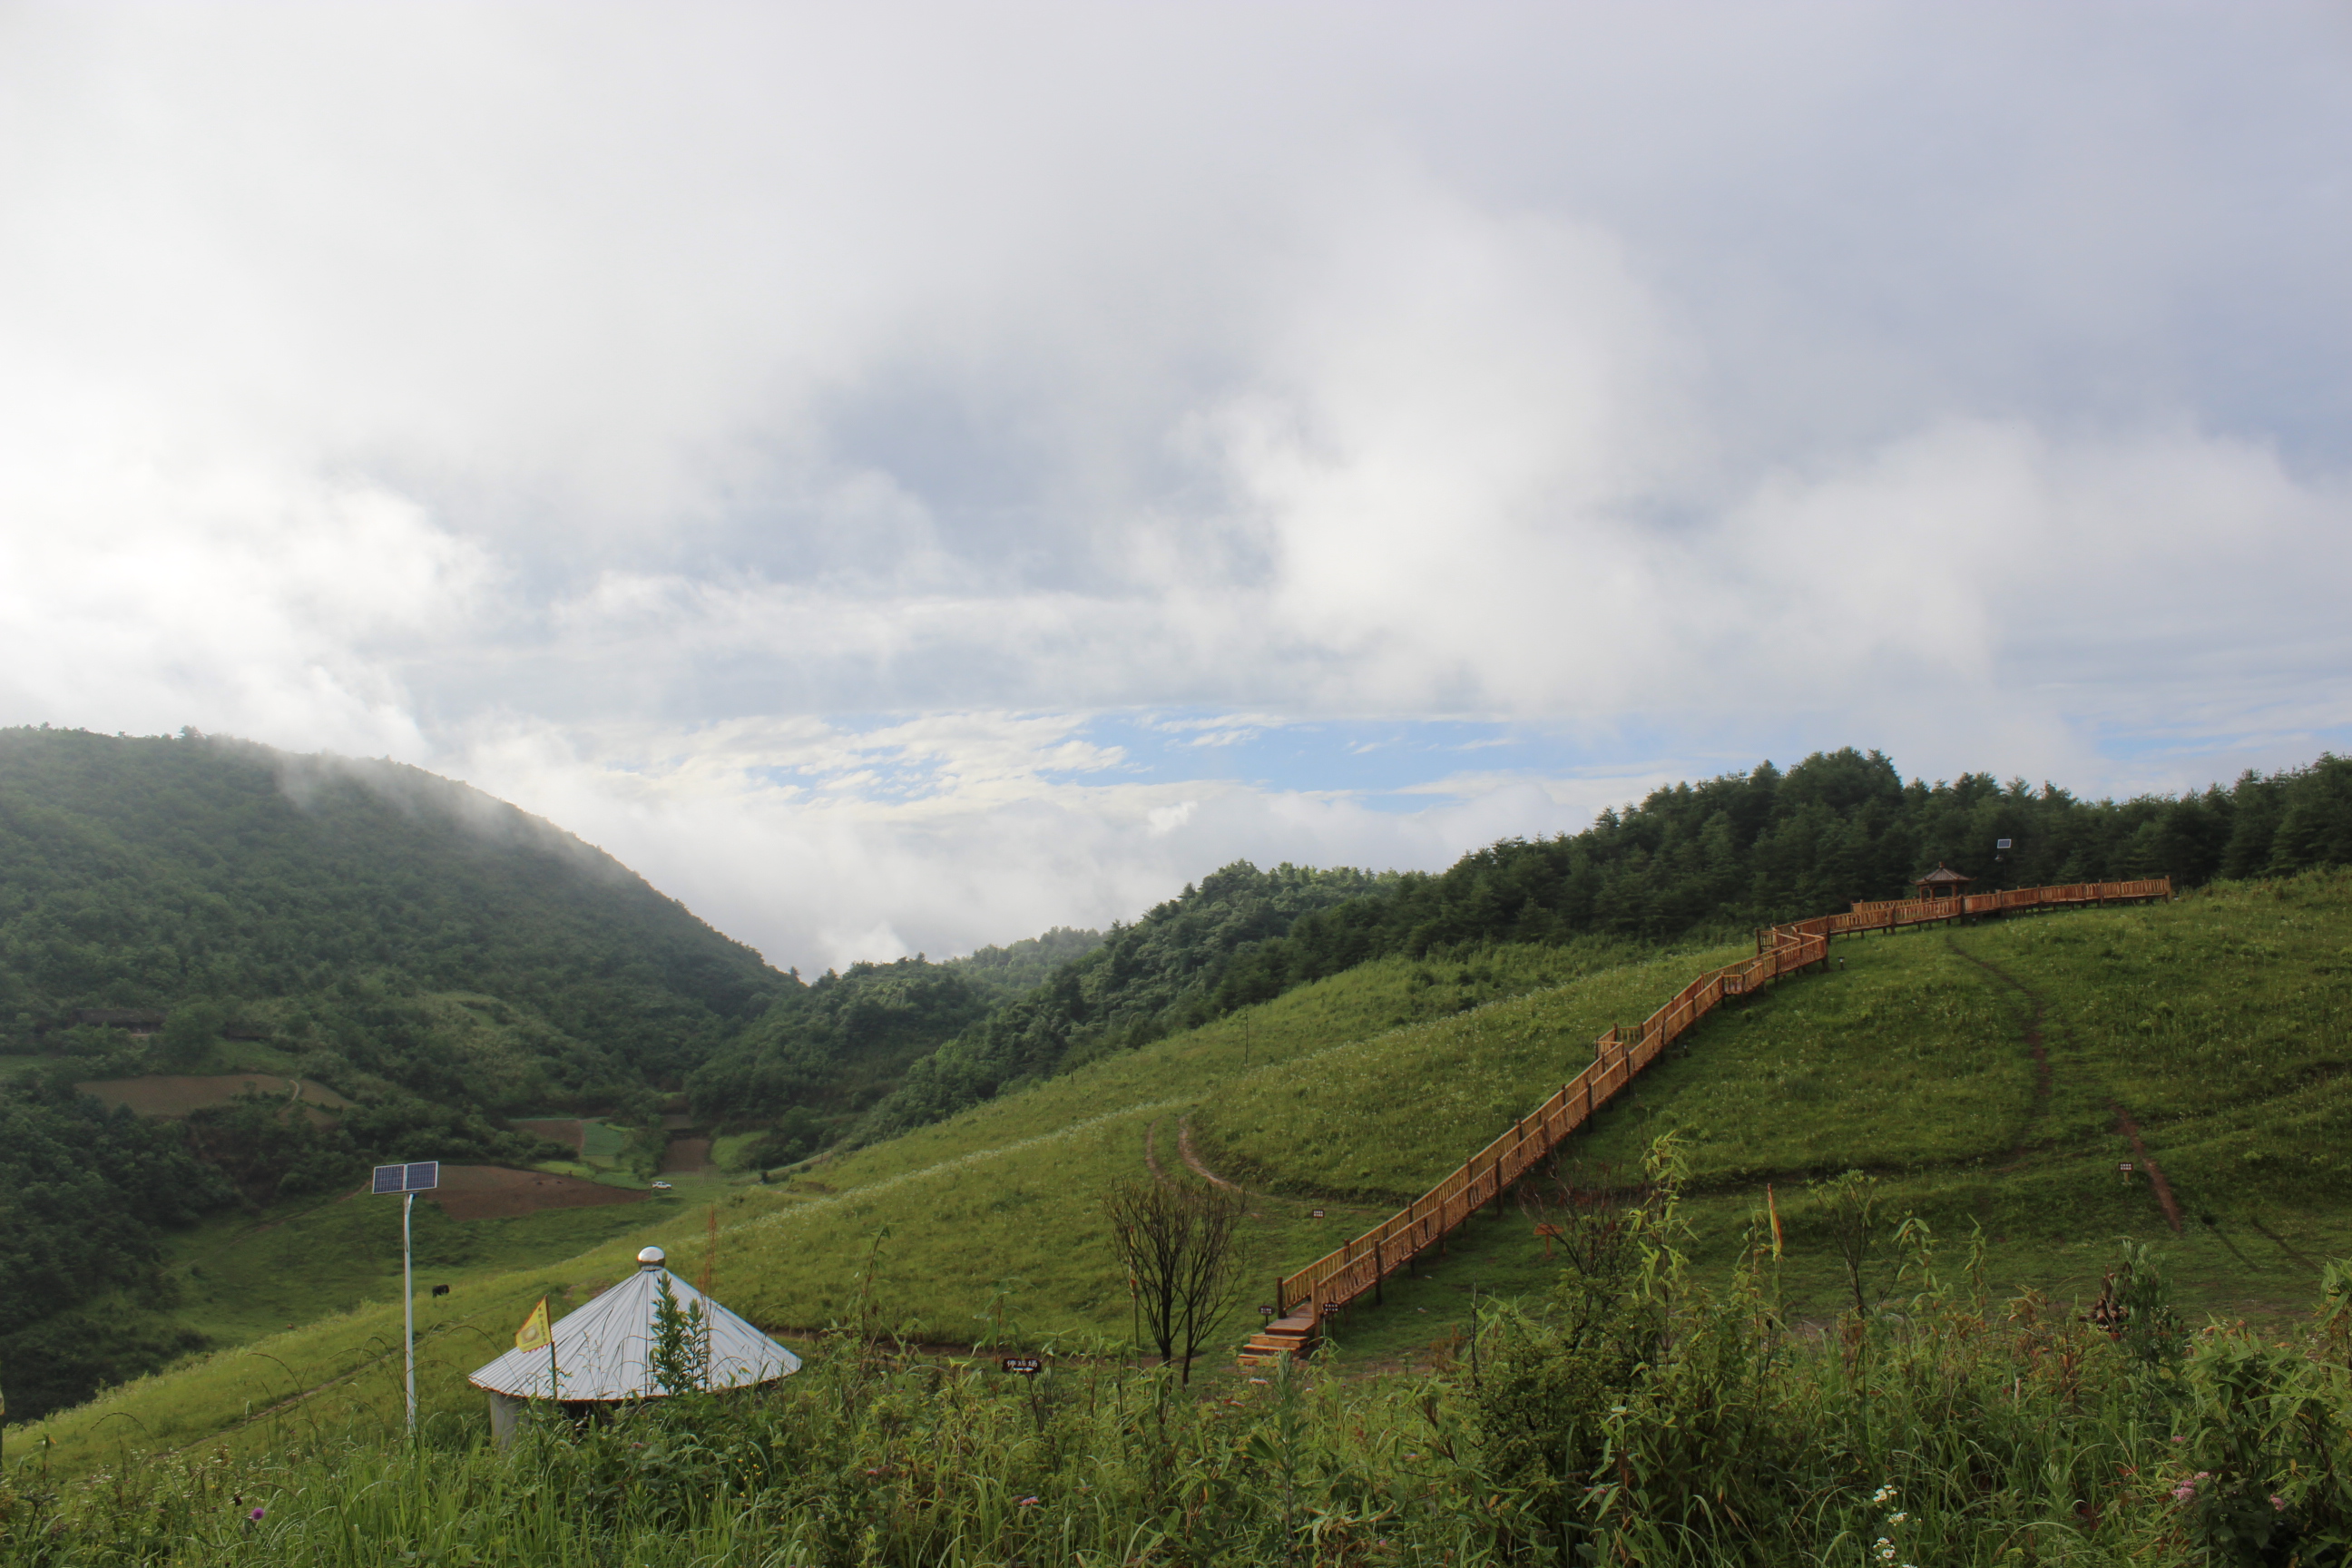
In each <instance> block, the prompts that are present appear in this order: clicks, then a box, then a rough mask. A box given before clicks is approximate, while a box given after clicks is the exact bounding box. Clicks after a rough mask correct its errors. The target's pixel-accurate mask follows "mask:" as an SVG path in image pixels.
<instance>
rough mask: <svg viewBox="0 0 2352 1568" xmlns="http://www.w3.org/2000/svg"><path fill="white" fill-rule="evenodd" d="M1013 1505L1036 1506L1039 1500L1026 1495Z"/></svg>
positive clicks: (1018, 1506)
mask: <svg viewBox="0 0 2352 1568" xmlns="http://www.w3.org/2000/svg"><path fill="white" fill-rule="evenodd" d="M1013 1506H1014V1507H1016V1508H1035V1507H1036V1506H1037V1500H1036V1499H1035V1498H1033V1497H1025V1498H1023V1499H1022V1500H1020V1501H1019V1502H1018V1503H1016V1504H1014V1505H1013Z"/></svg>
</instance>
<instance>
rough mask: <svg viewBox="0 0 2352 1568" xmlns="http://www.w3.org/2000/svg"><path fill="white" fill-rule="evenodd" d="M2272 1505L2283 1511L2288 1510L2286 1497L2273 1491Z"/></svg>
mask: <svg viewBox="0 0 2352 1568" xmlns="http://www.w3.org/2000/svg"><path fill="white" fill-rule="evenodd" d="M2271 1506H2272V1507H2273V1508H2274V1509H2276V1510H2279V1511H2280V1512H2281V1513H2284V1512H2285V1511H2286V1499H2284V1498H2283V1497H2280V1496H2278V1495H2277V1494H2275V1493H2273V1494H2272V1497H2271Z"/></svg>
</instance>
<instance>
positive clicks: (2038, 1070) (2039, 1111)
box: [1944, 933, 2179, 1229]
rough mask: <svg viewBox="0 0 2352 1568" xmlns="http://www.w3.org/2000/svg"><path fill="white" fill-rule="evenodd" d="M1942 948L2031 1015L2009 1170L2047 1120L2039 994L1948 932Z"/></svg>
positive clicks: (2046, 1054)
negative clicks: (2028, 1064) (2005, 989)
mask: <svg viewBox="0 0 2352 1568" xmlns="http://www.w3.org/2000/svg"><path fill="white" fill-rule="evenodd" d="M1944 945H1945V946H1946V947H1948V948H1949V949H1950V950H1951V951H1952V952H1956V953H1958V955H1959V956H1960V957H1962V958H1965V959H1967V960H1968V961H1969V963H1973V964H1975V965H1976V966H1977V967H1978V968H1979V969H1981V970H1983V971H1984V972H1985V973H1988V974H1990V975H1991V976H1992V977H1993V978H1994V979H1996V980H1998V981H2000V983H2001V984H2004V985H2006V986H2009V987H2010V988H2011V990H2013V991H2015V992H2016V993H2017V994H2019V995H2021V996H2023V997H2024V998H2025V1000H2026V1002H2027V1003H2028V1004H2029V1005H2031V1006H2032V1009H2033V1014H2032V1016H2031V1017H2030V1018H2028V1019H2027V1020H2026V1024H2025V1048H2026V1051H2027V1053H2028V1054H2029V1055H2031V1056H2032V1058H2033V1110H2032V1113H2031V1114H2029V1115H2028V1116H2027V1117H2026V1120H2025V1132H2024V1135H2023V1136H2022V1137H2021V1138H2019V1139H2018V1141H2017V1147H2016V1148H2014V1149H2011V1151H2010V1152H2009V1157H2010V1161H2011V1165H2012V1167H2013V1166H2014V1165H2015V1163H2017V1162H2020V1161H2022V1160H2023V1159H2024V1158H2025V1157H2026V1155H2028V1154H2030V1153H2032V1152H2033V1145H2034V1139H2033V1136H2032V1134H2033V1130H2034V1129H2035V1128H2036V1127H2039V1126H2041V1125H2042V1123H2044V1122H2045V1121H2048V1119H2049V1115H2050V1094H2051V1089H2052V1087H2053V1080H2052V1078H2051V1073H2050V1050H2049V1047H2047V1046H2045V1045H2044V1044H2043V1043H2042V994H2041V993H2040V992H2038V991H2036V990H2034V989H2033V987H2032V986H2031V985H2028V984H2025V982H2023V981H2021V980H2020V979H2018V978H2017V976H2015V975H2014V974H2011V973H2010V972H2009V971H2008V970H2006V969H2003V968H2002V967H2001V966H2000V964H1998V963H1992V962H1991V961H1990V960H1989V959H1982V958H1979V957H1978V956H1977V955H1976V954H1975V953H1973V952H1969V950H1968V949H1967V948H1965V947H1962V946H1961V945H1960V944H1959V943H1958V942H1955V941H1953V940H1952V938H1951V936H1950V934H1949V933H1947V934H1946V935H1945V937H1944ZM2175 1228H2176V1229H2177V1228H2179V1227H2178V1226H2176V1227H2175Z"/></svg>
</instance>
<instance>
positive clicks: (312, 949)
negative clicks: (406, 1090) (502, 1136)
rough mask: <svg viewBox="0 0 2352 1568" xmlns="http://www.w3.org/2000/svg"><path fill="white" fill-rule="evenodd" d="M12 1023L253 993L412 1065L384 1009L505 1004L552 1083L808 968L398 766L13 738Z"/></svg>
mask: <svg viewBox="0 0 2352 1568" xmlns="http://www.w3.org/2000/svg"><path fill="white" fill-rule="evenodd" d="M0 864H5V867H6V868H7V877H6V879H5V883H0V1021H5V1022H7V1023H9V1024H10V1025H11V1027H10V1030H9V1033H10V1034H11V1036H12V1037H14V1043H15V1044H16V1045H17V1046H18V1047H20V1048H21V1047H22V1046H23V1045H24V1044H26V1043H27V1042H26V1038H25V1037H26V1036H27V1035H28V1034H30V1033H31V1032H33V1031H36V1030H39V1029H42V1028H43V1027H44V1026H48V1027H51V1028H55V1027H58V1026H63V1025H64V1024H65V1023H67V1022H68V1017H67V1014H68V1010H69V1009H73V1008H79V1007H121V1008H168V1007H171V1006H173V1005H178V1004H184V1003H190V1002H207V1003H212V1004H214V1005H218V1006H220V1007H222V1008H224V1009H225V1010H226V1011H227V1012H229V1013H232V1014H236V1013H239V1011H240V1010H241V1009H242V1010H248V1011H249V1010H253V1009H256V1008H259V1009H260V1010H261V1014H262V1016H264V1017H265V1018H266V1019H267V1021H268V1026H270V1027H271V1028H272V1029H273V1030H274V1031H276V1032H278V1033H280V1034H282V1035H284V1036H286V1037H289V1039H291V1040H294V1041H297V1042H314V1043H315V1044H316V1046H317V1047H319V1048H320V1049H321V1050H323V1051H324V1052H327V1053H329V1054H333V1055H341V1056H345V1057H347V1058H352V1059H353V1060H354V1063H355V1065H357V1063H358V1058H371V1059H369V1060H368V1061H367V1062H366V1063H365V1065H364V1068H363V1070H375V1071H385V1072H387V1073H391V1072H396V1071H397V1070H400V1063H399V1061H398V1060H397V1059H396V1058H394V1057H393V1056H387V1055H385V1054H384V1053H383V1052H381V1051H374V1050H373V1049H372V1042H373V1040H375V1039H377V1038H379V1037H382V1036H383V1035H384V1034H385V1033H386V1032H388V1031H390V1032H396V1031H398V1030H399V1029H400V1028H401V1027H402V1023H401V1021H400V1020H398V1019H395V1018H394V1017H390V1016H383V1005H384V1004H385V1003H387V1002H392V1001H396V1000H397V999H399V998H402V997H406V996H413V995H417V994H426V993H456V992H463V993H468V994H479V995H486V996H492V997H496V998H498V999H499V1001H501V1002H503V1003H505V1004H506V1005H508V1006H509V1007H510V1008H520V1009H527V1010H528V1011H529V1012H530V1014H531V1015H532V1016H534V1017H535V1018H537V1019H539V1020H541V1021H543V1022H544V1023H545V1024H546V1025H547V1026H549V1027H550V1028H551V1029H552V1030H554V1031H557V1032H558V1033H559V1034H560V1036H561V1037H562V1040H564V1041H568V1042H572V1045H573V1047H580V1048H572V1047H565V1046H562V1045H559V1044H557V1042H556V1039H555V1038H554V1037H545V1038H542V1039H541V1040H540V1041H537V1042H535V1043H534V1047H535V1048H534V1051H533V1054H538V1055H543V1056H546V1057H548V1058H550V1059H549V1061H548V1064H547V1073H548V1081H549V1085H550V1087H551V1088H553V1089H558V1090H561V1091H565V1092H573V1093H590V1094H593V1093H598V1092H603V1091H604V1090H606V1089H614V1088H622V1087H627V1086H631V1085H638V1084H644V1083H648V1082H654V1081H658V1080H661V1079H675V1078H677V1077H678V1076H680V1075H681V1074H683V1073H684V1071H685V1070H686V1069H687V1068H688V1067H690V1066H692V1065H693V1064H694V1063H695V1062H696V1061H698V1059H699V1058H700V1057H701V1056H702V1054H703V1053H704V1052H706V1051H707V1050H708V1049H709V1047H710V1046H711V1045H712V1044H714V1043H716V1042H717V1041H718V1040H719V1039H722V1038H724V1037H727V1036H729V1035H730V1034H732V1033H733V1031H734V1030H735V1029H736V1028H738V1027H740V1026H741V1024H742V1023H743V1022H744V1021H745V1020H748V1019H750V1018H752V1017H755V1016H758V1015H759V1014H760V1013H761V1011H762V1010H763V1009H764V1008H765V1007H766V1005H767V1004H768V1003H769V1001H770V1000H772V998H773V997H774V996H775V995H777V994H779V993H780V992H781V991H782V990H784V989H786V988H788V987H789V986H790V985H791V984H792V982H791V981H790V979H789V978H788V977H786V976H783V975H780V974H778V973H775V972H774V971H773V970H772V969H770V968H769V967H768V966H767V965H766V964H765V963H763V962H761V958H760V956H759V955H758V954H757V953H755V952H752V951H751V949H749V948H747V947H744V946H742V945H741V944H740V943H738V942H730V940H728V939H727V938H726V937H723V936H721V935H719V933H718V932H717V931H712V930H711V929H710V928H709V926H707V925H704V924H703V923H702V922H701V921H698V920H697V919H695V918H694V916H693V915H691V914H689V913H688V911H687V910H686V909H685V908H684V907H683V906H681V905H679V904H678V903H677V902H676V901H675V900H670V899H667V898H665V897H663V896H662V895H661V894H659V893H657V892H656V891H655V890H654V889H652V888H650V887H648V886H647V885H646V883H645V881H644V880H643V879H641V878H639V877H637V876H636V875H635V873H633V872H631V871H630V870H628V868H625V867H624V866H622V865H621V864H620V863H619V862H618V861H615V860H614V859H613V858H611V857H610V856H608V855H605V854H604V853H603V852H602V851H600V850H597V849H593V848H592V847H589V846H588V845H585V844H583V843H582V842H581V841H580V840H579V839H577V838H574V837H572V836H571V835H570V834H567V833H564V832H562V830H561V829H559V828H557V827H555V826H552V825H551V824H549V823H546V822H543V821H541V820H540V819H538V818H536V817H532V816H527V815H525V814H524V813H522V812H520V811H518V810H516V809H515V808H514V807H512V806H510V805H505V804H504V803H502V802H499V801H496V800H493V799H491V798H490V797H489V796H488V795H482V794H481V793H479V792H478V791H476V790H472V789H469V788H467V787H466V786H465V785H463V784H453V783H451V782H450V781H448V780H446V779H442V778H437V777H436V776H434V775H433V774H430V773H424V772H422V771H420V770H418V769H415V768H409V767H404V766H402V765H400V764H398V763H390V762H358V761H351V760H346V759H341V758H335V759H327V758H312V757H300V756H294V755H289V754H288V753H285V752H276V751H272V750H271V749H269V748H268V747H265V746H258V745H253V744H250V743H247V742H234V741H222V740H208V739H205V738H203V737H200V736H194V735H187V736H184V737H183V738H181V739H178V740H172V739H166V738H154V739H142V740H121V739H116V738H110V737H108V736H103V735H93V734H88V733H85V732H82V731H57V730H11V731H0Z"/></svg>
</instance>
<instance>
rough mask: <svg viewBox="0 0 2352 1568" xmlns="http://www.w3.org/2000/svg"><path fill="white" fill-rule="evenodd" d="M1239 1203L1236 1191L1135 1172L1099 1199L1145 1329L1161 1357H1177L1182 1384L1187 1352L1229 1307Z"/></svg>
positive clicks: (1207, 1336)
mask: <svg viewBox="0 0 2352 1568" xmlns="http://www.w3.org/2000/svg"><path fill="white" fill-rule="evenodd" d="M1244 1202H1245V1200H1244V1198H1243V1196H1242V1194H1239V1193H1231V1192H1221V1191H1211V1190H1208V1189H1206V1188H1202V1187H1181V1186H1175V1185H1172V1184H1163V1183H1160V1182H1155V1181H1149V1180H1145V1179H1143V1178H1140V1177H1139V1178H1137V1179H1135V1180H1132V1181H1126V1182H1120V1183H1118V1184H1115V1185H1114V1186H1112V1188H1111V1189H1110V1191H1109V1192H1108V1194H1105V1196H1104V1199H1103V1206H1104V1208H1105V1209H1106V1210H1108V1213H1109V1215H1110V1233H1111V1245H1112V1246H1113V1247H1117V1248H1118V1260H1119V1262H1120V1263H1121V1264H1123V1265H1125V1266H1126V1268H1127V1278H1128V1287H1129V1289H1130V1290H1132V1291H1133V1292H1134V1293H1135V1299H1136V1307H1137V1310H1138V1311H1139V1313H1140V1314H1141V1315H1142V1318H1143V1323H1144V1331H1145V1332H1146V1333H1148V1334H1149V1335H1150V1338H1151V1341H1152V1342H1153V1343H1154V1344H1156V1345H1158V1346H1159V1347H1160V1361H1161V1362H1162V1363H1167V1362H1171V1361H1172V1362H1177V1363H1181V1365H1182V1367H1183V1374H1182V1375H1183V1381H1184V1382H1185V1383H1187V1384H1190V1383H1191V1382H1192V1358H1193V1357H1194V1356H1196V1355H1198V1354H1200V1353H1201V1350H1202V1346H1204V1345H1206V1344H1208V1343H1209V1342H1210V1341H1211V1340H1213V1339H1214V1338H1215V1337H1216V1334H1217V1332H1218V1330H1219V1329H1220V1327H1221V1326H1222V1325H1223V1322H1224V1321H1225V1318H1226V1316H1227V1315H1228V1314H1229V1313H1230V1312H1231V1311H1232V1310H1233V1304H1234V1283H1235V1275H1236V1259H1235V1258H1234V1232H1235V1231H1236V1230H1237V1229H1238V1228H1239V1226H1240V1225H1241V1219H1242V1211H1243V1207H1244Z"/></svg>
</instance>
